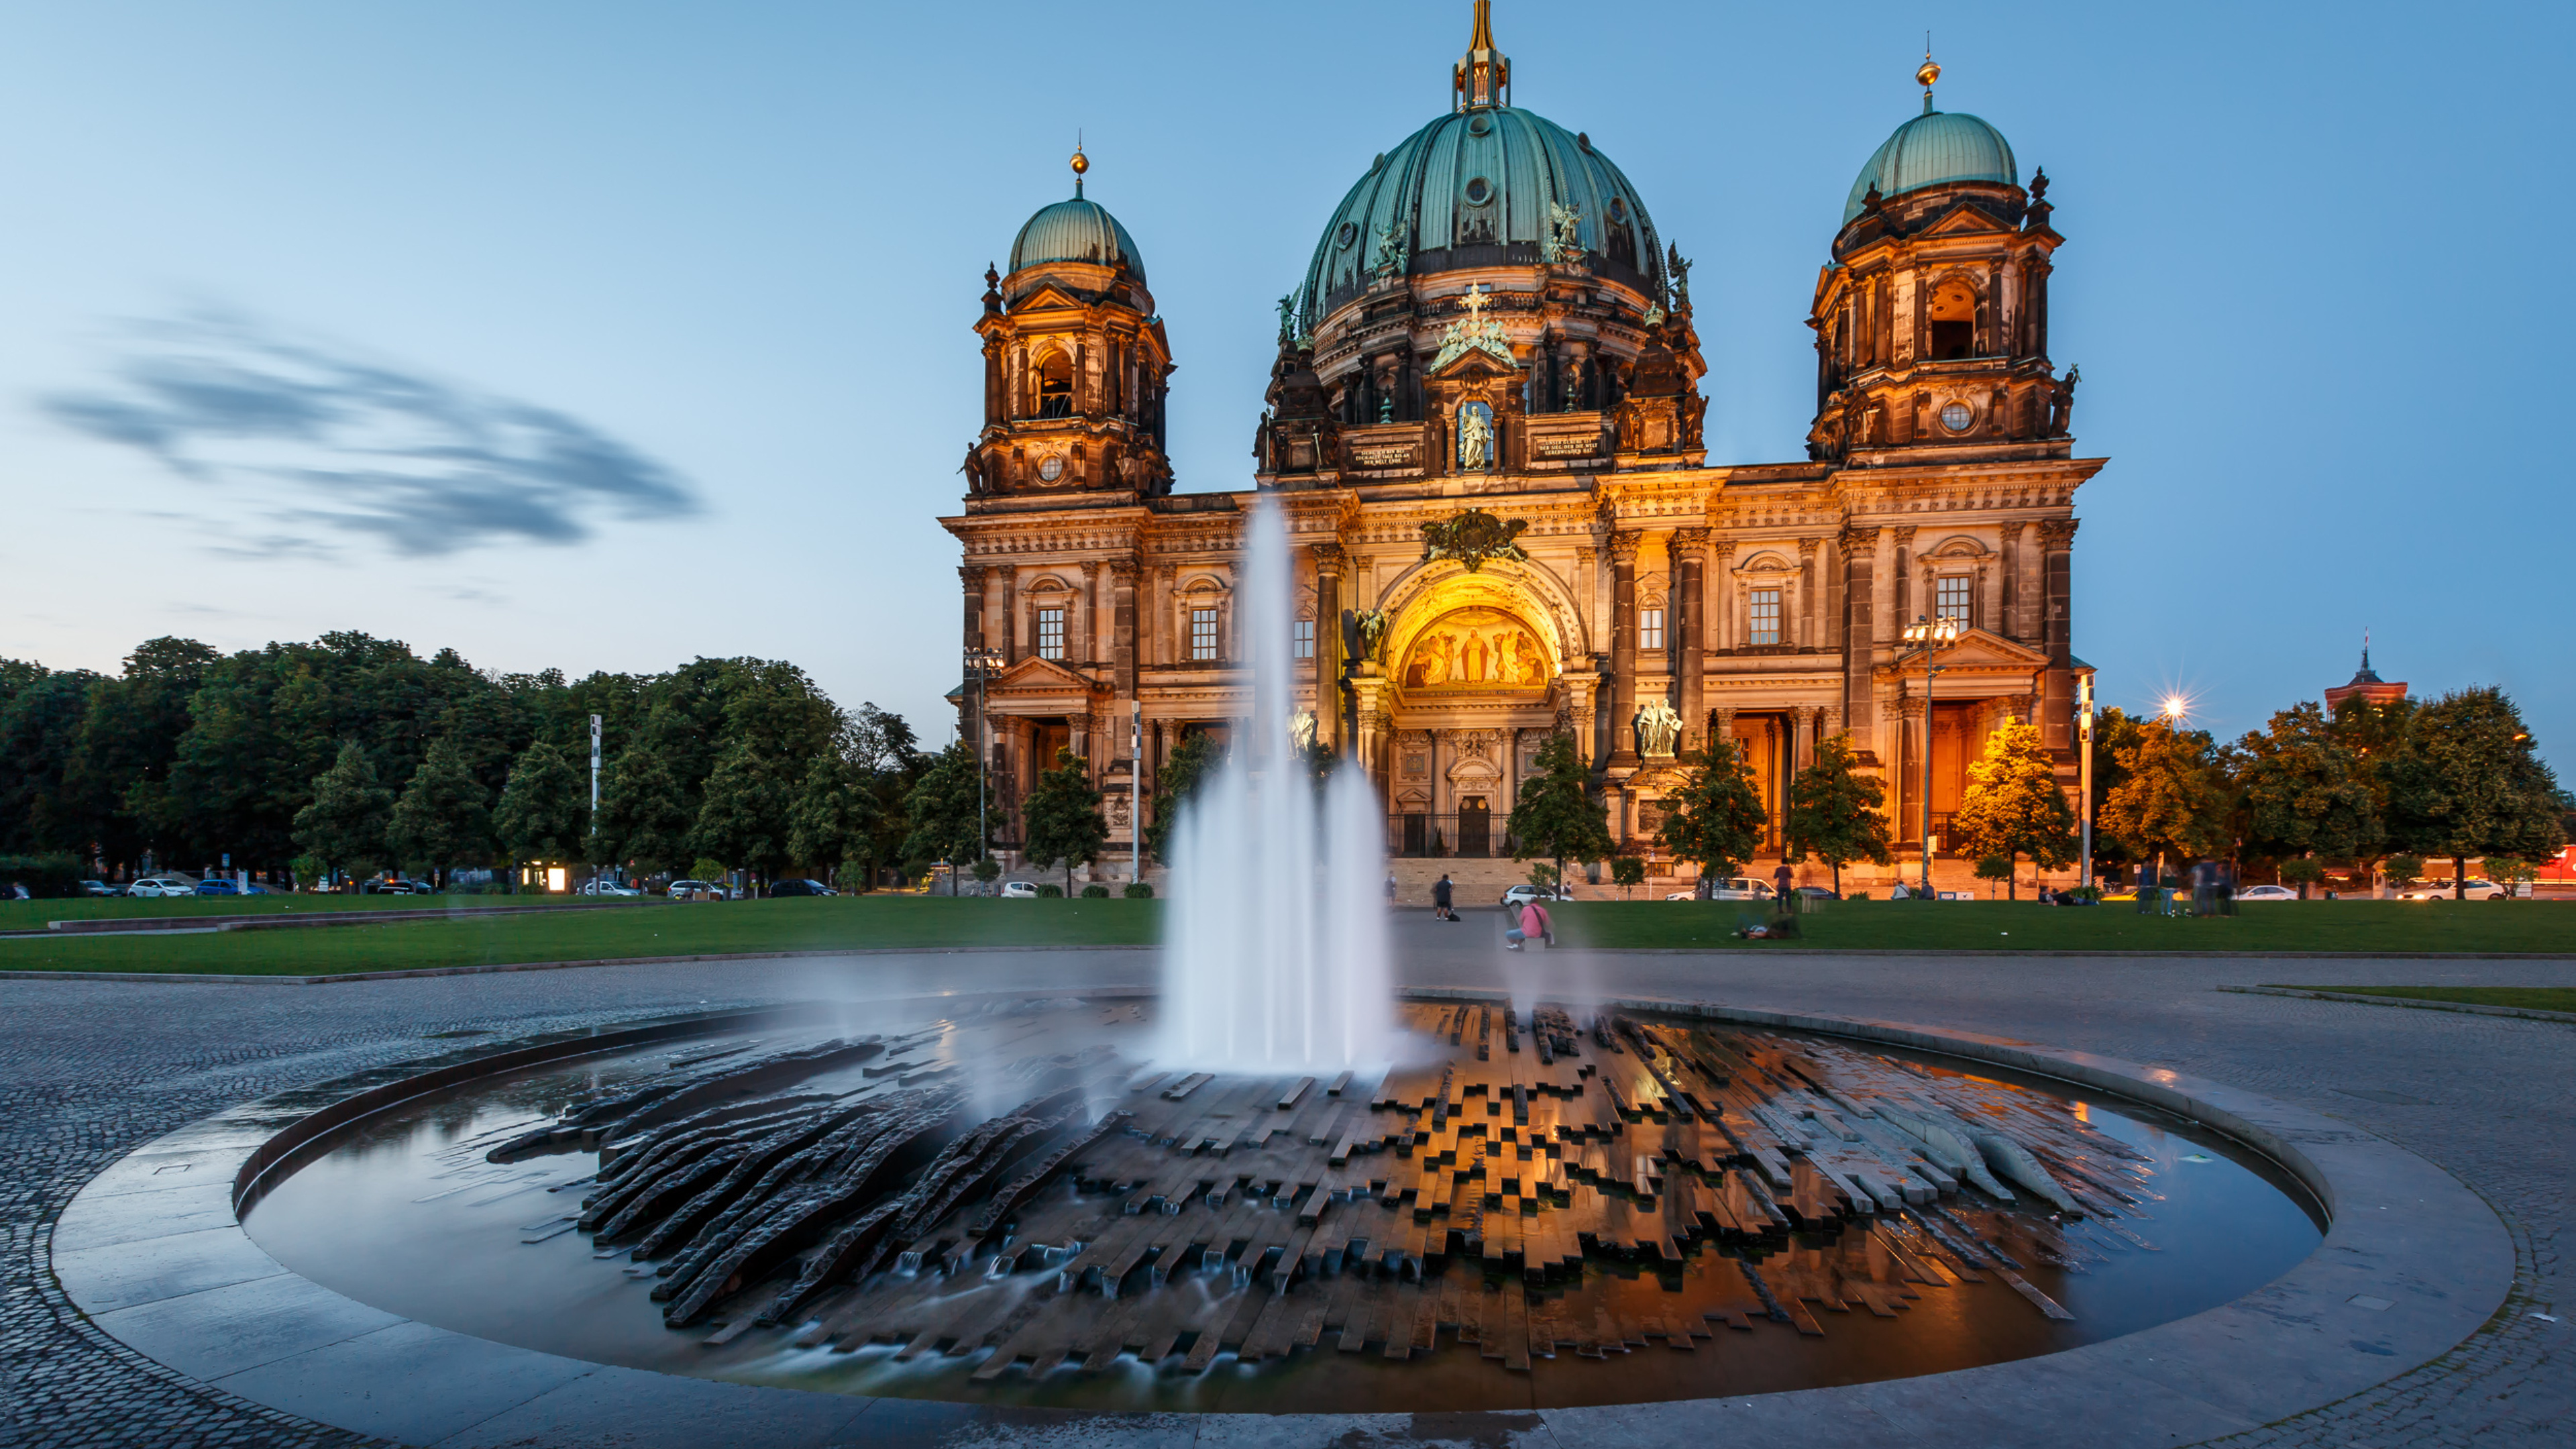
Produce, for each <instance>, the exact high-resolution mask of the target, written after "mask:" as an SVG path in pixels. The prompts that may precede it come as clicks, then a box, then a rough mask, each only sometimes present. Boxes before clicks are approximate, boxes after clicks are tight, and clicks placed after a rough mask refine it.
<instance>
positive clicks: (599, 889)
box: [576, 879, 644, 896]
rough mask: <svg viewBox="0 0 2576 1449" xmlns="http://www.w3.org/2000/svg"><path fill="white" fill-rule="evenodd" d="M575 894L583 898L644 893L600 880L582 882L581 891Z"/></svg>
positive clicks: (631, 887)
mask: <svg viewBox="0 0 2576 1449" xmlns="http://www.w3.org/2000/svg"><path fill="white" fill-rule="evenodd" d="M576 894H579V895H585V896H640V895H642V894H644V893H643V892H642V891H639V890H637V889H636V888H635V887H633V886H625V885H619V884H618V883H617V882H615V881H613V880H607V879H601V880H586V881H583V882H582V883H581V889H580V890H579V891H578V892H576Z"/></svg>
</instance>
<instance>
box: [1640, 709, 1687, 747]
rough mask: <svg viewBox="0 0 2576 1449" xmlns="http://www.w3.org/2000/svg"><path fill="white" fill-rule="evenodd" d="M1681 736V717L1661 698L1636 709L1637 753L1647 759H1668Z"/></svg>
mask: <svg viewBox="0 0 2576 1449" xmlns="http://www.w3.org/2000/svg"><path fill="white" fill-rule="evenodd" d="M1681 737H1682V717H1681V716H1680V715H1678V714H1676V713H1674V712H1673V707H1672V706H1671V705H1670V704H1668V703H1666V702H1665V701H1663V700H1660V699H1659V700H1656V701H1655V702H1654V703H1652V704H1649V705H1647V706H1646V707H1645V708H1643V709H1641V710H1638V711H1637V753H1638V754H1641V755H1644V756H1646V757H1647V758H1648V759H1656V760H1669V759H1671V758H1672V757H1673V745H1674V744H1675V743H1676V742H1678V741H1679V740H1680V739H1681Z"/></svg>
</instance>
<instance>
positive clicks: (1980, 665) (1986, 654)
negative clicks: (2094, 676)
mask: <svg viewBox="0 0 2576 1449" xmlns="http://www.w3.org/2000/svg"><path fill="white" fill-rule="evenodd" d="M1933 662H1934V663H1936V664H1938V665H1940V666H1941V668H1942V670H1943V671H1944V672H1947V673H1953V674H1955V673H1957V672H1959V671H1960V670H1963V669H1993V670H2008V671H2014V672H2025V673H2026V672H2028V671H2030V670H2033V669H2046V668H2047V667H2048V655H2047V654H2046V653H2045V652H2044V651H2042V650H2038V649H2033V648H2032V647H2030V646H2029V645H2027V644H2022V643H2017V642H2015V641H2013V640H2011V639H2007V638H2005V637H2004V636H2002V635H2001V634H1989V633H1987V632H1986V631H1985V630H1983V629H1969V630H1966V631H1964V632H1962V633H1961V634H1960V635H1959V642H1957V643H1955V644H1953V645H1951V646H1950V647H1949V648H1947V649H1944V650H1942V651H1941V652H1940V654H1939V655H1938V656H1936V657H1935V658H1934V660H1933ZM1910 667H1919V666H1910Z"/></svg>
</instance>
